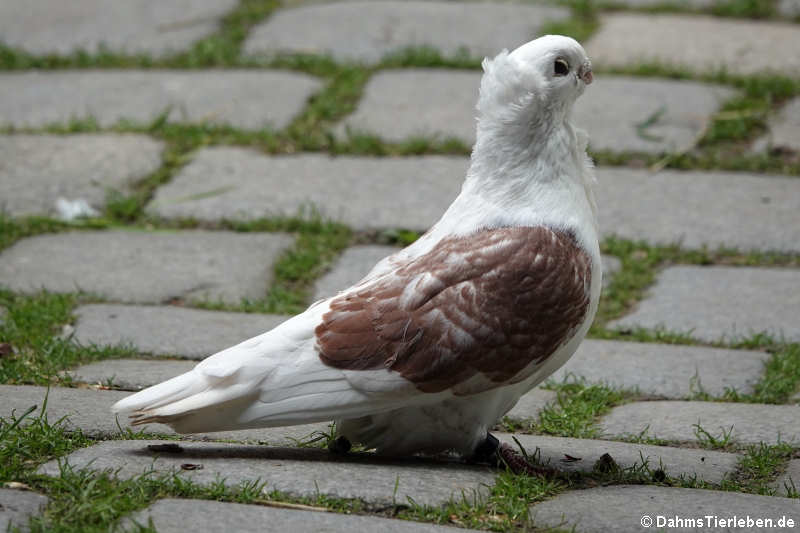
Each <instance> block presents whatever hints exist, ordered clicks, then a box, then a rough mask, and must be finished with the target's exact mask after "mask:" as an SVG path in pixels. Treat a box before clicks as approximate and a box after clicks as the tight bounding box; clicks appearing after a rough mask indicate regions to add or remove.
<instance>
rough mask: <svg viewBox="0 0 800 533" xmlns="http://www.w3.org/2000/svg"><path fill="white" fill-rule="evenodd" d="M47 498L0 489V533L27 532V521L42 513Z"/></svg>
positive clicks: (25, 492) (19, 491)
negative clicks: (10, 532) (8, 532)
mask: <svg viewBox="0 0 800 533" xmlns="http://www.w3.org/2000/svg"><path fill="white" fill-rule="evenodd" d="M47 501H48V500H47V496H42V495H41V494H36V493H35V492H28V491H22V490H16V489H4V488H0V531H12V528H14V529H13V531H20V532H23V533H24V532H26V531H28V530H29V529H28V520H30V518H31V517H32V516H36V515H38V514H39V513H41V512H42V510H43V509H44V507H45V506H46V505H47Z"/></svg>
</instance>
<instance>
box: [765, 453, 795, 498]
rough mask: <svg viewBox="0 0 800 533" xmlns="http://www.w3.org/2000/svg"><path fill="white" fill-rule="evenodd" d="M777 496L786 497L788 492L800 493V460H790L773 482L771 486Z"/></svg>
mask: <svg viewBox="0 0 800 533" xmlns="http://www.w3.org/2000/svg"><path fill="white" fill-rule="evenodd" d="M772 486H773V487H774V488H775V490H776V491H777V494H779V495H781V496H788V495H789V491H794V494H797V492H799V491H800V459H792V460H791V461H789V465H788V466H787V467H786V471H785V472H784V473H783V474H781V476H780V477H779V478H778V479H777V480H775V483H773V485H772Z"/></svg>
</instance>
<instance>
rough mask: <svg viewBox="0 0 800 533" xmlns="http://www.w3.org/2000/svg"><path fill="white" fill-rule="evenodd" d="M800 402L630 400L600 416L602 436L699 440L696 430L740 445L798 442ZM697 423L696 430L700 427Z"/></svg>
mask: <svg viewBox="0 0 800 533" xmlns="http://www.w3.org/2000/svg"><path fill="white" fill-rule="evenodd" d="M798 414H800V406H797V405H764V404H752V403H723V402H678V401H659V402H634V403H629V404H625V405H621V406H619V407H615V408H613V409H612V410H611V412H610V413H609V414H607V415H605V416H604V417H603V418H602V419H601V420H600V429H601V430H602V432H603V434H604V435H607V436H609V437H611V436H626V435H639V434H640V433H642V432H645V433H646V436H648V437H656V438H659V439H666V440H674V441H684V442H688V441H699V440H701V438H700V437H699V436H698V431H699V429H702V430H704V431H706V432H708V433H709V434H710V435H711V436H712V437H714V438H716V439H718V440H719V439H723V438H724V435H726V434H730V436H731V439H732V441H733V442H737V443H741V444H758V443H760V442H764V443H767V444H776V443H777V442H779V441H780V442H788V443H790V444H793V445H794V446H797V445H798V443H800V416H798ZM698 426H699V428H698Z"/></svg>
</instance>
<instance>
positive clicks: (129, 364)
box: [66, 359, 197, 391]
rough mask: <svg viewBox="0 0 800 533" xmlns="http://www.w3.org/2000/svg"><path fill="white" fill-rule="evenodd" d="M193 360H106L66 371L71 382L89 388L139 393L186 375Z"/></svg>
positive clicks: (193, 364)
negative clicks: (146, 388) (107, 388)
mask: <svg viewBox="0 0 800 533" xmlns="http://www.w3.org/2000/svg"><path fill="white" fill-rule="evenodd" d="M196 365H197V362H196V361H176V360H174V359H106V360H103V361H97V362H96V363H89V364H88V365H82V366H80V367H78V368H76V369H75V370H69V371H66V374H68V375H69V376H71V377H72V379H73V380H75V381H77V382H81V383H88V384H90V385H101V386H104V387H112V388H114V389H120V390H128V391H138V390H141V389H144V388H145V387H149V386H151V385H156V384H157V383H161V382H162V381H166V380H168V379H171V378H174V377H175V376H178V375H180V374H183V373H185V372H189V371H190V370H191V369H193V368H194V367H195V366H196Z"/></svg>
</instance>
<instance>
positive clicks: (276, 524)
mask: <svg viewBox="0 0 800 533" xmlns="http://www.w3.org/2000/svg"><path fill="white" fill-rule="evenodd" d="M131 518H132V520H133V521H134V523H137V524H140V525H142V526H146V525H147V524H148V522H149V521H150V520H152V521H153V525H154V526H155V528H156V529H157V530H158V531H159V533H183V532H185V531H197V532H199V533H205V532H211V531H237V532H239V533H269V532H276V533H277V532H283V531H292V532H297V533H317V532H324V533H352V532H354V531H381V532H383V533H446V532H453V533H458V532H470V531H475V530H473V529H456V528H452V527H446V526H437V525H433V524H425V523H420V522H413V521H410V520H392V519H388V518H380V517H377V516H359V515H346V514H341V513H320V512H314V511H298V510H294V509H292V510H290V509H276V508H274V507H264V506H260V505H243V504H240V503H223V502H214V501H200V500H177V499H166V500H159V501H157V502H155V503H154V504H152V505H150V506H149V507H148V508H147V509H145V510H143V511H139V512H137V513H136V514H135V515H134V516H133V517H131Z"/></svg>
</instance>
